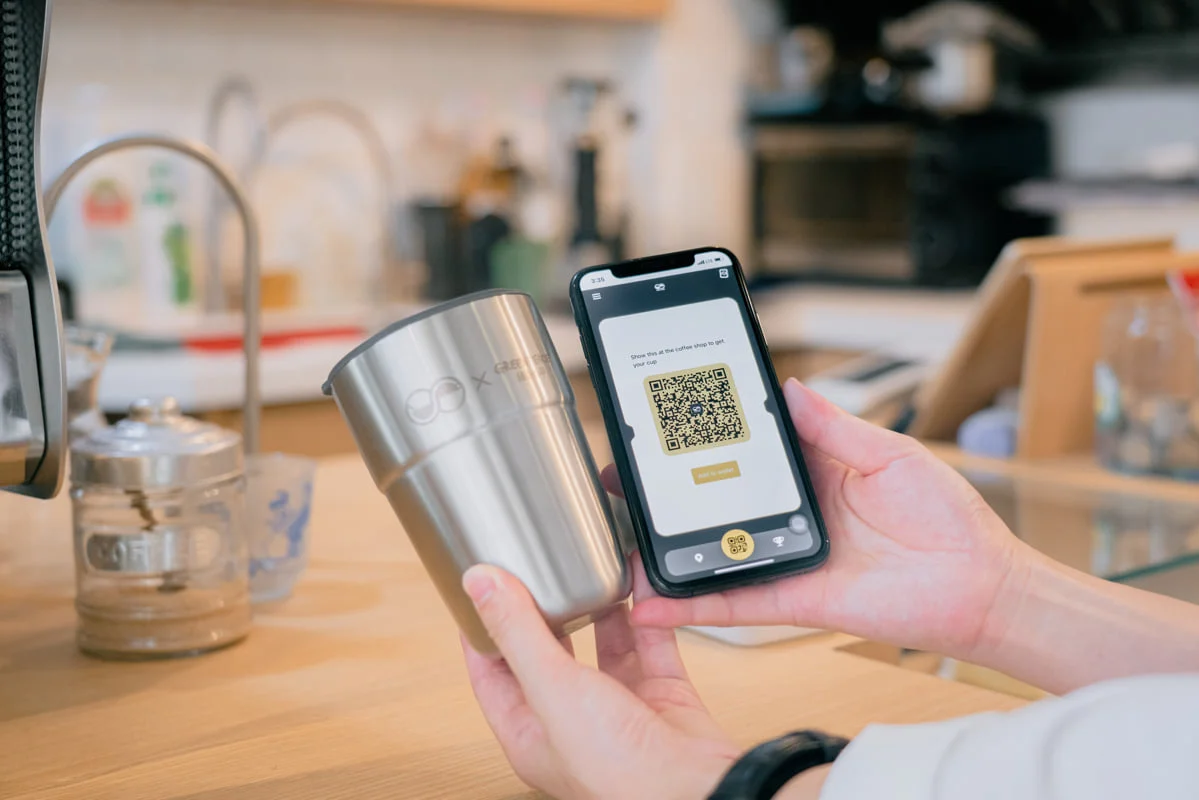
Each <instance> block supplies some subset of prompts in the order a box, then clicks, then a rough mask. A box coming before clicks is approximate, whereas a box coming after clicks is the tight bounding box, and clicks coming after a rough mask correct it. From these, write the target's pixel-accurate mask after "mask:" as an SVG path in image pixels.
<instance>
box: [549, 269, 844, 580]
mask: <svg viewBox="0 0 1199 800" xmlns="http://www.w3.org/2000/svg"><path fill="white" fill-rule="evenodd" d="M699 253H724V254H725V255H726V256H728V257H729V260H730V261H732V263H733V272H734V273H735V275H736V278H737V287H738V289H739V290H740V291H741V294H742V297H744V298H745V304H746V308H748V309H749V320H750V329H751V333H752V334H753V340H754V343H755V344H756V345H757V347H758V350H759V352H760V353H761V354H762V360H763V363H764V364H765V365H766V374H767V377H768V378H769V381H770V383H769V386H768V387H767V388H768V389H769V390H770V391H771V392H773V393H774V397H775V401H776V402H777V404H778V407H779V408H780V409H783V410H784V412H785V409H786V408H787V403H786V399H785V398H784V397H783V390H782V387H781V386H780V385H779V381H778V376H777V375H776V374H775V371H774V363H773V362H772V361H771V359H770V349H769V348H768V347H767V346H766V338H765V337H764V336H763V335H762V326H761V325H760V324H759V322H758V313H757V311H755V310H754V307H753V303H752V302H751V300H750V297H749V290H748V288H747V287H746V285H745V276H744V274H743V273H742V271H741V262H740V261H738V260H737V257H736V256H735V255H733V253H732V251H730V250H728V249H726V248H723V247H700V248H696V249H694V250H682V251H679V252H677V253H667V254H664V255H658V256H647V257H645V258H637V259H632V260H630V261H623V262H620V263H618V264H600V265H596V266H594V267H587V268H586V269H583V270H580V271H579V272H578V273H576V274H575V276H574V278H573V279H571V282H570V305H571V309H572V310H573V312H574V319H575V326H576V327H577V328H578V329H579V338H580V340H581V341H582V344H583V355H584V357H585V358H586V360H587V372H588V374H589V375H590V376H591V384H592V386H594V387H595V393H596V395H597V396H598V398H599V404H600V411H601V412H602V413H603V416H604V427H605V429H606V430H607V433H608V441H609V443H610V444H611V446H612V457H613V460H614V461H615V462H616V469H617V471H618V472H619V473H620V483H621V486H622V487H623V488H624V492H625V497H626V498H630V499H629V517H630V518H631V519H632V521H633V530H634V532H635V534H636V536H637V546H638V548H639V550H640V551H641V553H642V558H641V561H642V563H643V564H644V565H645V574H646V577H648V578H649V582H650V585H652V586H653V587H654V590H655V591H656V592H657V593H658V594H660V595H663V596H665V597H673V598H685V597H695V596H697V595H703V594H712V593H715V592H722V591H725V590H727V589H736V588H738V587H741V586H752V585H755V584H760V583H768V582H769V581H772V580H776V579H777V578H780V577H784V576H789V575H798V574H801V573H804V572H810V571H812V570H814V569H817V568H819V567H820V566H822V565H823V564H824V563H825V562H826V561H827V560H828V555H829V537H828V530H827V528H826V527H825V524H824V515H823V514H822V513H821V511H820V504H819V502H818V501H817V499H816V491H815V489H814V488H813V487H812V479H811V477H810V476H809V475H808V466H807V463H806V461H805V460H804V458H803V451H802V448H801V446H800V442H799V436H798V434H796V432H795V426H794V424H792V422H791V415H790V414H788V413H783V414H782V417H783V428H784V430H785V431H786V434H787V436H788V438H789V439H790V442H791V445H792V447H793V452H795V453H796V454H798V459H797V461H798V463H797V465H796V466H797V467H798V468H799V475H800V478H801V479H802V481H803V488H804V491H805V492H806V494H807V497H808V498H809V499H810V500H811V511H812V517H813V519H814V520H815V522H816V532H817V534H818V535H819V537H820V549H819V550H818V551H817V552H816V553H814V554H813V555H811V556H809V557H807V558H803V559H794V560H792V561H784V562H783V563H781V564H775V565H770V566H767V567H764V568H760V569H756V570H753V571H752V572H749V573H742V572H732V573H728V574H727V575H721V576H712V577H708V578H703V579H701V580H695V581H687V582H686V583H674V582H672V581H670V580H668V579H667V578H666V576H665V575H663V574H662V573H661V571H660V570H659V569H658V559H657V558H656V553H655V551H654V542H653V537H652V535H651V534H650V530H649V524H648V522H647V521H646V519H645V514H644V512H643V503H642V502H641V498H640V496H639V494H638V492H637V484H636V482H635V481H634V480H633V464H632V461H631V459H630V458H629V456H628V454H627V453H626V452H625V444H624V436H623V435H622V434H621V429H620V421H619V419H617V415H616V405H615V404H614V403H613V402H612V397H611V395H610V394H609V392H608V382H607V380H606V379H605V376H604V374H603V372H602V371H601V370H603V365H602V364H601V363H600V354H599V348H598V347H597V346H596V342H595V336H594V335H593V334H592V332H591V324H590V322H589V321H588V320H587V316H586V314H587V312H586V308H585V306H584V303H583V293H582V288H581V280H582V278H583V276H584V275H585V274H587V273H589V272H593V271H595V270H597V269H619V270H620V271H622V272H627V273H629V274H638V273H650V272H659V271H663V270H667V269H675V268H676V267H677V266H680V265H683V266H689V265H691V264H692V263H694V260H695V256H696V254H699ZM684 261H685V262H686V264H682V262H684ZM655 264H660V266H654V265H655ZM647 552H648V553H650V554H651V555H650V557H649V558H646V557H645V555H644V554H645V553H647Z"/></svg>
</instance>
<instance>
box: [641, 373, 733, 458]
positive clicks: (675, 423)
mask: <svg viewBox="0 0 1199 800" xmlns="http://www.w3.org/2000/svg"><path fill="white" fill-rule="evenodd" d="M645 392H646V394H647V395H648V396H649V404H650V410H651V411H652V412H653V415H654V422H655V423H656V426H657V428H658V437H659V438H660V439H661V441H662V449H663V450H665V451H666V454H667V455H679V454H681V453H690V452H692V451H695V450H706V449H707V448H710V447H722V446H724V445H727V444H734V443H736V442H744V441H746V440H747V439H749V426H748V425H747V424H746V423H745V413H744V412H743V411H742V410H741V400H740V398H738V396H737V387H736V386H734V385H733V376H732V372H731V371H730V370H729V368H728V365H727V364H713V365H712V366H708V367H699V368H697V369H687V370H682V371H681V372H671V373H669V374H666V375H653V376H651V377H648V378H646V379H645Z"/></svg>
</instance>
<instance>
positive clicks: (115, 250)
mask: <svg viewBox="0 0 1199 800" xmlns="http://www.w3.org/2000/svg"><path fill="white" fill-rule="evenodd" d="M82 209H83V212H82V233H83V237H82V238H83V247H82V248H81V250H80V253H81V256H82V257H81V259H80V270H79V271H80V274H81V275H82V277H83V281H84V286H85V292H86V295H85V298H86V308H87V309H88V311H87V315H86V316H87V317H88V318H94V319H96V320H98V321H101V322H106V323H110V324H115V325H121V324H127V323H128V322H129V321H130V319H136V317H137V315H138V312H139V310H140V309H139V308H138V297H139V295H140V291H139V286H138V280H137V278H138V274H137V272H138V270H137V261H136V253H135V252H134V241H133V236H132V234H133V230H132V228H133V201H132V199H131V198H130V193H129V191H128V190H127V189H126V187H125V185H124V184H123V183H121V182H120V181H119V180H117V179H116V178H113V177H101V178H98V179H97V180H95V181H93V182H91V183H90V184H88V186H87V191H86V193H85V194H84V196H83V201H82Z"/></svg>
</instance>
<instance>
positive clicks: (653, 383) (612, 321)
mask: <svg viewBox="0 0 1199 800" xmlns="http://www.w3.org/2000/svg"><path fill="white" fill-rule="evenodd" d="M580 288H581V289H582V292H583V302H584V304H585V306H586V310H587V322H588V324H590V325H591V327H592V331H593V333H594V335H595V340H596V342H597V346H598V349H599V351H600V357H601V360H602V362H603V373H604V377H605V379H606V381H607V383H608V387H609V390H610V394H611V396H612V398H613V403H614V405H615V407H616V412H617V416H618V418H619V420H620V424H621V432H622V437H623V439H624V445H625V452H626V454H627V455H628V457H629V459H630V461H631V463H632V465H633V469H634V472H635V473H636V476H637V482H638V488H639V490H640V492H639V494H640V495H641V499H642V504H643V508H642V511H643V512H644V516H645V518H646V520H647V521H648V522H649V526H650V529H651V533H652V534H653V535H654V536H655V537H657V539H656V541H657V542H658V546H657V547H655V551H656V556H657V557H658V559H659V562H660V564H659V566H660V567H661V568H662V569H663V570H664V571H665V572H666V573H667V575H668V576H669V577H670V578H671V579H672V580H676V581H686V580H693V579H695V578H699V577H704V576H706V575H711V574H713V573H722V572H726V571H733V570H740V569H751V568H753V567H756V566H762V565H765V564H770V563H775V562H776V561H780V560H786V559H792V558H801V557H806V556H808V555H811V554H812V553H814V552H815V551H816V550H817V549H819V542H818V541H817V540H816V536H815V532H816V526H815V521H814V520H813V518H812V517H811V511H810V509H811V503H810V500H809V498H807V497H806V496H805V491H804V488H803V482H802V480H801V478H800V474H799V472H798V469H797V468H796V466H795V462H796V460H797V459H796V455H797V454H795V453H792V452H791V445H790V443H789V441H788V439H787V436H786V433H785V428H784V427H783V423H782V421H781V417H780V413H782V409H780V408H779V407H778V404H777V403H776V402H775V399H774V396H773V393H772V392H771V391H770V390H769V389H768V388H767V387H768V385H769V384H768V378H767V372H766V368H765V364H764V363H763V362H762V359H761V356H760V354H759V353H758V348H757V347H756V345H755V342H754V338H753V334H752V332H751V329H750V327H749V325H750V322H749V309H748V308H747V307H746V304H745V300H744V298H743V297H742V295H741V290H740V287H739V284H738V282H737V280H736V277H735V275H734V272H733V265H732V262H731V260H730V259H729V257H728V256H727V255H726V254H724V253H718V252H717V253H705V254H700V255H698V256H696V258H695V263H694V264H693V265H692V266H689V267H680V268H678V269H673V270H669V271H663V272H656V273H651V274H649V275H637V276H631V277H616V276H615V275H614V274H613V273H612V272H611V271H610V270H602V271H595V272H591V273H588V274H587V275H585V276H584V277H583V279H582V282H581V286H580Z"/></svg>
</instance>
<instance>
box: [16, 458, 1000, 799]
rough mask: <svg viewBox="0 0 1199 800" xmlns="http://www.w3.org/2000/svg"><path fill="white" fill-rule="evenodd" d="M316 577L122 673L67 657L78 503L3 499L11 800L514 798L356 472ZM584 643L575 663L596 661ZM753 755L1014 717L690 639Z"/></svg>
mask: <svg viewBox="0 0 1199 800" xmlns="http://www.w3.org/2000/svg"><path fill="white" fill-rule="evenodd" d="M313 533H314V539H313V546H312V559H311V566H310V568H309V570H308V572H307V573H306V575H305V577H304V578H303V580H302V582H301V584H300V586H299V588H298V590H297V592H296V594H295V596H294V597H293V598H292V599H291V600H290V601H288V602H286V603H284V604H282V605H280V606H278V607H276V608H273V609H269V610H264V611H262V612H261V613H260V614H259V615H258V618H257V623H256V627H255V630H254V631H253V633H252V634H251V635H250V637H249V639H247V640H246V641H245V642H244V643H242V644H240V645H238V646H236V647H233V648H231V649H230V650H227V651H224V652H221V653H215V654H211V655H208V656H204V657H202V658H195V659H188V660H182V661H171V662H159V663H142V664H116V663H105V662H101V661H95V660H92V659H89V658H86V657H84V656H82V655H80V654H79V653H78V652H77V651H76V650H75V646H74V641H73V634H74V630H73V629H74V611H73V609H72V606H71V599H72V595H73V567H72V565H71V561H70V559H71V545H70V540H71V534H70V507H69V502H68V501H67V499H66V497H65V496H62V497H59V498H58V499H57V500H55V501H53V502H51V503H36V502H34V501H29V500H25V499H22V498H16V497H11V496H7V495H5V496H0V754H3V755H2V756H0V797H4V798H8V800H32V798H38V799H39V800H51V799H53V798H88V800H106V799H107V798H113V799H114V800H115V799H116V798H122V800H123V799H124V798H173V799H175V800H182V798H189V800H199V799H200V798H203V800H224V799H226V798H228V799H229V800H232V799H233V798H237V800H254V799H255V798H284V797H285V798H295V799H300V800H302V799H304V798H312V799H314V800H315V798H320V799H321V800H334V799H335V798H374V797H386V798H459V797H461V798H509V799H511V798H514V797H523V796H526V792H527V790H526V789H525V788H524V787H523V786H522V784H521V783H520V781H519V780H517V778H516V777H515V776H514V775H513V774H512V773H511V771H510V770H509V768H508V766H507V763H506V762H505V761H504V759H503V756H502V754H501V753H500V750H499V748H498V746H497V745H496V744H495V742H494V740H493V739H492V737H491V734H490V732H489V731H488V729H487V726H486V724H485V723H484V721H483V718H482V716H481V715H480V714H479V712H478V710H477V708H476V706H475V703H474V700H473V698H472V696H471V693H470V688H469V686H468V684H467V682H466V676H465V672H464V669H463V666H462V659H461V654H460V652H459V647H458V637H457V634H456V633H455V631H454V629H453V626H452V623H451V622H450V619H449V616H448V615H447V614H446V612H445V611H444V609H443V607H442V605H441V602H440V600H439V599H438V597H437V595H436V593H435V592H434V590H433V588H432V586H431V584H430V583H429V582H428V580H427V578H426V576H425V573H424V571H423V569H422V568H421V565H420V563H419V561H418V560H417V559H416V557H415V555H414V553H413V551H412V549H411V547H410V546H409V544H408V541H407V539H406V537H405V536H404V535H403V532H402V531H401V529H400V527H399V524H398V523H397V522H396V521H395V519H394V517H393V516H392V515H391V511H390V509H389V508H388V506H387V504H386V502H385V501H384V500H383V498H382V496H380V495H379V494H378V493H377V492H376V491H375V489H374V487H373V486H372V485H371V482H370V479H369V477H368V476H367V473H366V470H365V468H363V467H362V465H361V463H360V462H359V460H358V458H357V457H353V458H345V459H337V460H331V461H326V462H324V463H323V464H322V466H321V469H320V472H319V475H318V478H317V492H316V502H315V509H314V519H313ZM578 638H579V639H580V652H581V657H584V658H591V656H592V654H591V653H590V652H589V651H590V650H591V648H589V647H587V646H586V645H585V644H584V643H583V641H582V640H583V639H586V638H587V637H586V632H584V634H583V635H581V636H580V637H578ZM681 638H682V642H683V648H684V656H685V658H686V661H687V665H688V667H689V668H690V670H691V674H692V676H693V678H694V679H695V682H696V684H697V685H698V686H699V688H700V691H701V692H702V694H703V696H704V698H705V699H706V700H707V701H708V703H709V705H710V707H711V708H712V710H713V712H714V713H715V715H716V716H717V718H718V719H719V720H720V721H721V722H722V723H723V724H724V725H725V726H726V728H727V729H728V730H729V731H730V732H731V733H732V734H733V735H734V736H735V737H736V738H737V740H738V741H740V742H743V743H744V744H746V745H749V744H752V743H754V742H757V741H760V740H763V739H766V738H769V737H772V736H775V735H778V734H780V733H782V732H784V731H786V730H791V729H794V728H796V727H798V726H812V727H817V728H824V729H827V730H830V731H835V732H837V733H841V734H853V733H855V732H857V731H858V730H860V729H861V728H862V727H863V726H865V725H867V724H869V723H871V722H893V723H898V722H919V721H925V720H934V719H940V718H944V717H948V716H954V715H959V714H966V713H972V712H978V711H984V710H990V709H1006V708H1012V707H1015V706H1017V705H1019V704H1020V703H1021V701H1019V700H1016V699H1014V698H1011V697H1007V696H1004V695H999V694H994V693H991V692H988V691H985V690H982V689H976V688H973V687H970V686H966V685H961V684H955V683H950V682H947V681H943V680H941V679H938V678H935V677H931V676H928V675H924V674H921V673H917V672H911V671H907V670H903V669H899V668H897V667H892V666H889V665H887V664H883V663H880V662H877V661H873V660H870V659H866V658H863V657H860V656H856V655H851V654H849V653H846V652H842V651H840V650H839V649H838V648H840V647H842V646H844V645H847V644H850V643H852V642H854V640H853V639H851V638H849V637H846V636H844V635H840V634H826V635H820V636H816V637H811V638H808V639H806V640H799V641H795V642H790V643H783V644H778V645H772V646H768V647H761V648H753V649H739V648H736V647H733V646H730V645H725V644H720V643H717V642H713V641H709V640H706V639H703V638H700V637H698V636H696V635H693V634H689V633H683V634H681Z"/></svg>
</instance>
